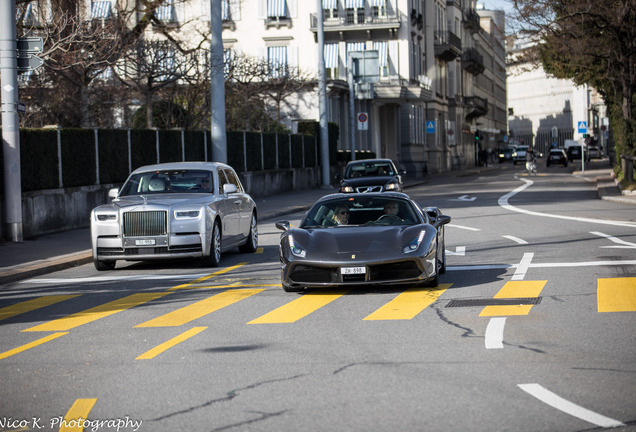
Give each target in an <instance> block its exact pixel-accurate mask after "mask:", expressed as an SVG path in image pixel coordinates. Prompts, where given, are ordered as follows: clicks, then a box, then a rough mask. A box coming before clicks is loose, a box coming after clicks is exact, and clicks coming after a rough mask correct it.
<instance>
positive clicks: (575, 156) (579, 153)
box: [567, 146, 590, 162]
mask: <svg viewBox="0 0 636 432" xmlns="http://www.w3.org/2000/svg"><path fill="white" fill-rule="evenodd" d="M567 155H568V162H572V161H575V160H580V159H581V158H582V157H583V147H582V146H571V147H568V150H567ZM589 160H590V155H589V153H587V152H585V161H586V162H589Z"/></svg>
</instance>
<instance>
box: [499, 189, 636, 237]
mask: <svg viewBox="0 0 636 432" xmlns="http://www.w3.org/2000/svg"><path fill="white" fill-rule="evenodd" d="M520 180H522V181H524V182H525V183H526V184H524V185H521V186H519V187H518V188H516V189H514V190H513V191H511V192H508V193H507V194H506V195H504V196H502V197H501V198H499V200H498V201H497V203H498V204H499V205H500V206H501V207H503V208H505V209H506V210H510V211H514V212H518V213H524V214H527V215H531V216H542V217H550V218H555V219H565V220H573V221H578V222H590V223H595V224H602V225H614V226H624V227H630V228H636V222H625V221H612V220H602V219H591V218H583V217H575V216H562V215H556V214H549V213H540V212H535V211H530V210H524V209H521V208H518V207H515V206H512V205H510V204H508V200H509V199H510V198H512V197H513V196H515V195H516V194H518V193H519V192H523V191H524V190H525V189H527V188H528V187H530V186H532V184H534V182H533V181H532V180H527V179H525V178H521V179H520Z"/></svg>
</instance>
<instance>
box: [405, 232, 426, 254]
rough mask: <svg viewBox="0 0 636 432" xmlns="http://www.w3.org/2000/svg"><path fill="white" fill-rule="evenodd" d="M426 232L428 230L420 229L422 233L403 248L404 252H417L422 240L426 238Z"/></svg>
mask: <svg viewBox="0 0 636 432" xmlns="http://www.w3.org/2000/svg"><path fill="white" fill-rule="evenodd" d="M424 234H426V230H422V231H420V234H419V235H418V236H417V237H415V238H414V239H413V240H411V241H410V242H408V243H407V244H406V245H404V248H402V252H404V253H405V254H407V253H411V252H415V251H416V250H417V249H418V248H419V247H420V245H421V244H422V240H424Z"/></svg>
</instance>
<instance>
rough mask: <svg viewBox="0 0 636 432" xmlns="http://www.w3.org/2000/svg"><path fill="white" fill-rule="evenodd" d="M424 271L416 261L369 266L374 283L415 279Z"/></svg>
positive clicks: (370, 277)
mask: <svg viewBox="0 0 636 432" xmlns="http://www.w3.org/2000/svg"><path fill="white" fill-rule="evenodd" d="M420 274H422V270H420V268H419V267H418V265H417V264H416V263H415V262H414V261H407V262H399V263H391V264H380V265H374V266H369V279H370V280H372V281H382V280H396V279H415V278H417V277H418V276H420Z"/></svg>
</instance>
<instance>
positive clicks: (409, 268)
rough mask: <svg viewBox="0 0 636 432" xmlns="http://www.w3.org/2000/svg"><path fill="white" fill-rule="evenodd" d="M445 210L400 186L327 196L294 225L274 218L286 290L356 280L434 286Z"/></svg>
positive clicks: (442, 264) (442, 265)
mask: <svg viewBox="0 0 636 432" xmlns="http://www.w3.org/2000/svg"><path fill="white" fill-rule="evenodd" d="M450 220H451V218H450V216H447V215H443V214H442V213H441V211H440V210H439V209H438V208H436V207H429V208H426V209H422V208H420V207H419V206H418V205H417V204H416V203H415V202H414V201H413V200H411V199H410V198H409V197H408V196H407V195H406V194H403V193H398V192H388V193H387V192H384V193H362V194H333V195H327V196H325V197H323V198H321V199H320V200H318V201H317V202H316V203H315V204H314V205H313V207H312V208H311V209H310V210H309V211H308V212H307V213H306V214H305V217H304V218H303V219H302V221H301V222H300V225H299V227H298V228H295V227H294V228H292V227H291V225H290V223H289V222H288V221H280V222H277V223H276V227H277V228H279V229H281V230H283V231H284V233H283V234H282V235H281V239H280V261H281V265H282V285H283V289H284V290H285V291H300V290H303V289H305V288H320V287H331V286H354V285H392V284H405V283H407V284H422V285H428V286H437V284H438V282H439V275H440V273H444V272H445V270H446V253H445V249H444V247H445V245H444V225H446V224H447V223H449V222H450Z"/></svg>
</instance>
